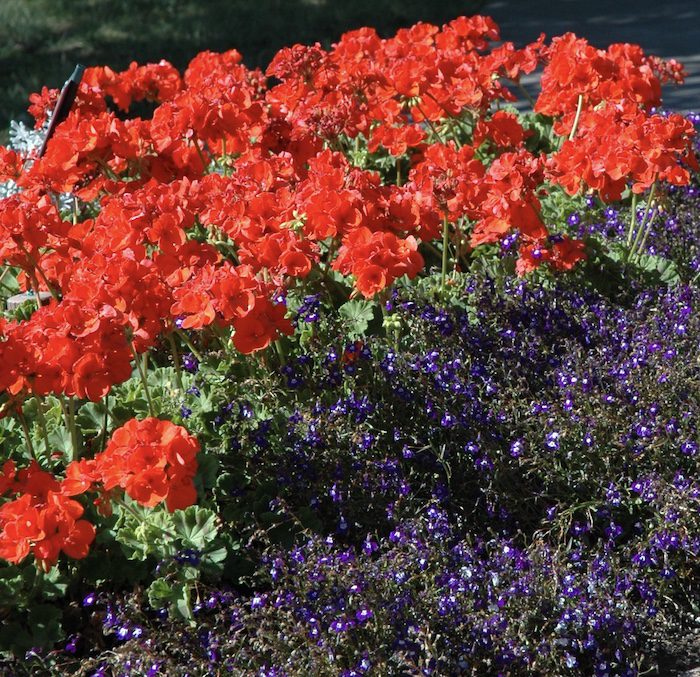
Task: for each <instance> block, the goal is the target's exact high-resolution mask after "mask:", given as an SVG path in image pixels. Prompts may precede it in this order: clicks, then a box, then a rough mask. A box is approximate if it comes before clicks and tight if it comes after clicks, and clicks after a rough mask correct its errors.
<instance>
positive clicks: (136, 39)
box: [0, 0, 700, 130]
mask: <svg viewBox="0 0 700 677" xmlns="http://www.w3.org/2000/svg"><path fill="white" fill-rule="evenodd" d="M477 12H481V13H484V14H489V15H491V16H493V17H494V18H495V19H496V21H497V22H498V23H499V24H500V25H501V29H502V35H503V37H504V39H506V40H513V41H514V42H516V43H518V44H524V43H526V42H529V41H530V40H534V39H535V38H536V37H537V36H538V35H539V33H540V32H541V31H543V32H545V33H546V34H547V35H548V36H551V35H558V34H561V33H563V32H566V31H567V30H572V31H574V32H576V33H577V34H580V35H582V36H585V37H587V38H589V40H590V41H591V42H592V43H593V44H594V45H596V46H600V47H605V46H607V45H608V44H609V43H611V42H637V43H639V44H641V45H642V46H643V47H644V48H645V49H646V50H647V51H649V52H650V53H656V54H659V55H661V56H666V57H672V56H673V57H679V58H681V59H682V60H683V61H684V62H685V63H686V64H687V66H688V67H689V70H690V71H691V77H690V79H689V83H688V85H687V86H686V87H684V88H681V89H678V90H675V91H670V92H669V95H668V97H667V103H668V105H669V106H672V107H674V108H676V109H679V110H688V109H693V108H700V101H699V100H698V99H699V98H700V72H699V71H700V56H699V55H700V2H697V0H695V1H693V0H682V1H681V0H666V1H665V2H661V1H655V2H650V1H649V0H615V1H614V2H613V1H611V0H555V1H553V0H439V1H435V0H0V95H1V96H0V130H2V129H4V128H5V127H6V126H7V124H8V122H9V120H11V119H13V118H14V119H24V120H25V121H28V117H27V116H26V107H27V97H28V95H29V94H30V93H31V92H34V91H38V90H39V89H41V86H42V85H44V84H45V85H48V86H52V87H60V86H61V85H62V84H63V82H64V80H65V79H66V77H67V76H68V74H69V73H70V72H71V70H72V69H73V66H74V64H75V63H76V62H78V61H80V62H82V63H84V64H86V65H102V64H107V65H110V66H112V67H113V68H115V69H122V68H125V67H126V66H128V64H129V62H130V61H132V60H135V61H139V62H147V61H158V60H160V59H162V58H165V59H168V60H169V61H171V62H172V63H173V64H174V65H175V66H177V67H178V68H181V69H182V68H184V67H185V66H186V65H187V63H188V61H189V60H190V59H191V58H192V57H193V56H194V55H195V54H196V53H197V52H199V51H201V50H203V49H211V50H215V51H220V50H225V49H230V48H231V47H235V48H236V49H238V50H239V51H241V52H242V53H243V57H244V60H245V63H246V64H247V65H249V66H262V67H264V66H265V65H266V64H267V63H268V62H269V61H270V59H271V57H272V56H273V55H274V53H275V52H276V51H277V50H278V49H279V48H280V47H283V46H285V45H290V44H293V43H295V42H303V43H310V42H315V41H318V42H321V43H322V44H323V45H325V46H329V45H330V44H331V43H332V42H334V41H335V40H337V38H338V37H339V36H340V35H341V34H342V33H343V32H344V31H347V30H350V29H352V28H358V27H360V26H367V25H370V26H374V27H375V28H376V29H377V30H378V31H379V33H380V35H383V36H388V35H390V34H392V33H393V32H395V30H396V29H397V28H399V27H402V26H410V25H411V24H413V23H415V22H416V21H419V20H423V21H429V22H432V23H436V24H441V23H444V22H446V21H449V20H450V19H453V18H454V17H456V16H459V15H461V14H466V15H469V14H474V13H477Z"/></svg>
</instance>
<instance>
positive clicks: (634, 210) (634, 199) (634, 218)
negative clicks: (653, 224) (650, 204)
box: [627, 193, 639, 247]
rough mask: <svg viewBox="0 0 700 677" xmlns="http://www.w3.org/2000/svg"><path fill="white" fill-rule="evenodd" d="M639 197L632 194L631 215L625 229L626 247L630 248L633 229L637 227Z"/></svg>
mask: <svg viewBox="0 0 700 677" xmlns="http://www.w3.org/2000/svg"><path fill="white" fill-rule="evenodd" d="M638 199H639V195H637V193H632V213H631V214H630V225H629V228H628V229H627V246H628V247H630V246H632V238H633V237H634V231H635V227H636V225H637V200H638Z"/></svg>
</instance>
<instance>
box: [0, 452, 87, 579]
mask: <svg viewBox="0 0 700 677" xmlns="http://www.w3.org/2000/svg"><path fill="white" fill-rule="evenodd" d="M71 489H72V488H71V487H68V486H64V485H63V483H62V482H60V481H59V480H57V479H56V478H55V477H54V476H53V475H51V474H50V473H48V472H45V471H43V470H41V469H40V468H39V466H38V464H37V463H36V461H33V462H32V463H31V464H30V465H29V466H28V467H27V468H24V469H23V470H20V471H19V472H17V470H16V468H15V464H14V462H13V461H7V462H6V463H5V464H4V465H3V467H2V471H1V472H0V497H1V496H6V495H8V494H9V495H10V496H16V498H12V499H10V500H9V501H7V502H5V503H4V504H3V505H2V506H0V558H2V559H5V560H7V561H8V562H12V563H13V564H17V563H19V562H21V561H22V560H23V559H24V558H25V557H27V556H28V555H29V554H32V555H34V559H35V560H36V562H37V564H38V565H39V566H41V567H42V568H43V569H44V570H48V569H50V568H51V567H52V566H53V565H54V564H55V563H56V562H57V561H58V557H59V555H60V553H61V552H63V553H64V554H66V555H68V557H72V558H73V559H82V558H83V557H85V556H87V554H88V551H89V548H90V544H91V543H92V541H93V540H94V539H95V527H94V526H93V525H92V524H91V523H90V522H88V521H87V520H85V519H81V517H82V515H83V512H84V509H83V506H82V505H81V504H80V503H79V502H78V501H76V500H75V499H74V498H71V497H72V496H74V495H76V494H79V493H82V492H80V491H77V492H73V491H72V490H71Z"/></svg>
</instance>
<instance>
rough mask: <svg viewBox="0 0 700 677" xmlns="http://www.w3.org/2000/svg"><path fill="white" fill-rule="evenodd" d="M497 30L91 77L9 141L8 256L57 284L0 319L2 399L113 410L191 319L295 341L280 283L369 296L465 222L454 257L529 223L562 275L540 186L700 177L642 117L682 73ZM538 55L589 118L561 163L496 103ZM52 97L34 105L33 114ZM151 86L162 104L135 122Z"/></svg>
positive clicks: (662, 131)
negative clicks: (119, 388) (347, 287)
mask: <svg viewBox="0 0 700 677" xmlns="http://www.w3.org/2000/svg"><path fill="white" fill-rule="evenodd" d="M499 39H500V36H499V32H498V28H497V26H496V25H495V23H494V22H493V21H492V20H491V19H489V18H487V17H481V16H476V17H471V18H466V17H461V18H458V19H455V20H454V21H451V22H450V23H448V24H446V25H444V26H442V27H438V26H433V25H430V24H426V23H419V24H417V25H415V26H413V27H412V28H409V29H404V30H400V31H399V32H398V33H397V34H396V35H395V36H393V37H390V38H387V39H382V38H380V37H379V36H378V35H377V33H376V32H375V31H374V30H372V29H370V28H363V29H359V30H356V31H352V32H350V33H347V34H345V35H344V36H342V37H341V39H340V40H339V41H338V43H337V44H335V45H334V46H333V47H332V48H331V49H329V50H325V49H323V48H322V47H320V46H319V45H312V46H302V45H295V46H292V47H289V48H286V49H283V50H281V51H280V52H279V53H278V54H277V55H276V56H275V57H274V58H273V60H272V62H271V64H270V65H269V67H268V69H267V71H266V73H265V74H263V73H262V72H261V71H259V70H249V69H248V68H246V67H245V66H244V65H243V64H242V58H241V55H240V54H239V53H238V52H237V51H235V50H231V51H228V52H225V53H223V54H214V53H212V52H203V53H201V54H199V55H198V56H197V57H195V58H194V59H193V60H192V62H191V63H190V65H189V67H188V68H187V70H186V71H185V73H184V74H183V75H182V76H181V75H180V74H179V73H178V72H177V71H176V70H175V69H174V68H173V67H172V66H171V65H170V64H168V63H166V62H160V63H158V64H149V65H145V66H139V65H137V64H131V66H130V67H129V68H128V69H126V70H125V71H123V72H115V71H113V70H111V69H110V68H108V67H97V68H90V69H87V71H86V73H85V76H84V79H83V81H82V83H81V85H80V87H79V91H78V96H77V99H76V103H75V105H74V108H73V111H72V112H71V113H70V115H69V116H68V117H67V119H66V120H65V121H64V122H63V123H62V124H61V125H59V126H58V128H57V130H56V133H55V135H54V137H53V138H52V140H51V141H50V142H49V144H48V146H47V150H46V153H45V155H44V156H43V157H42V158H40V159H39V158H36V157H31V156H30V157H21V156H20V155H18V154H17V153H16V152H14V151H11V150H6V149H2V150H0V180H3V179H12V180H15V181H17V182H18V184H19V185H20V187H21V190H22V192H21V193H20V194H19V195H14V196H12V197H9V198H5V199H3V200H2V201H0V256H1V257H2V263H3V264H5V265H12V266H16V267H19V268H20V269H21V270H22V275H21V277H20V279H21V282H22V283H23V284H24V285H25V286H26V288H27V289H32V290H34V291H35V292H39V291H42V290H43V291H46V290H48V291H51V293H52V294H53V296H54V300H53V301H52V302H51V303H50V304H49V306H48V307H46V308H43V309H42V310H41V311H38V312H36V313H34V315H33V316H32V317H31V318H30V319H29V320H28V321H25V322H11V323H7V324H6V325H5V326H4V328H3V338H2V340H1V341H0V360H2V362H3V364H4V365H5V370H4V372H3V375H2V376H1V377H0V389H2V390H3V391H5V392H8V393H10V394H11V395H12V396H13V397H14V398H15V399H16V400H20V399H21V398H22V397H24V396H26V395H30V394H45V393H61V394H66V395H75V396H77V397H79V398H85V399H92V400H97V399H99V398H101V397H103V396H104V395H105V394H107V393H108V392H109V389H110V388H111V387H112V386H113V385H115V384H117V383H119V382H121V381H124V380H125V379H127V378H128V377H129V375H130V373H131V363H132V360H133V357H134V353H136V354H138V353H143V352H145V351H147V350H149V349H150V348H152V347H153V346H155V345H156V344H157V343H158V341H160V340H161V338H162V337H163V336H164V335H168V334H170V333H171V332H173V331H174V329H175V328H176V327H182V328H184V329H185V330H191V331H197V330H205V329H206V328H207V327H210V326H212V325H214V326H216V327H217V329H221V328H227V330H230V331H231V334H232V341H233V345H234V346H235V348H236V349H237V350H239V351H241V352H243V353H251V352H254V351H257V350H262V349H264V348H266V347H267V346H269V345H270V343H272V342H273V341H275V340H276V339H277V338H279V337H280V336H281V335H283V334H288V333H290V332H291V331H292V325H291V324H290V322H289V320H288V319H287V318H286V309H285V306H284V304H283V303H282V302H281V301H280V298H281V297H282V296H283V294H282V293H281V292H283V291H284V289H285V288H288V287H291V286H293V285H295V284H297V281H298V280H301V279H304V278H306V277H308V276H309V275H310V274H311V273H312V272H313V270H314V268H318V267H320V268H323V269H325V270H326V271H327V270H328V269H329V268H334V269H335V270H336V271H339V272H341V273H342V274H345V275H348V276H352V283H353V284H354V286H355V288H356V290H357V292H358V293H361V294H363V295H364V296H367V297H370V296H372V295H374V294H376V293H378V292H380V291H382V290H383V289H385V288H386V287H387V286H388V285H390V284H392V282H393V281H394V280H396V278H397V277H400V276H403V275H406V276H408V277H413V276H415V275H416V274H418V272H419V271H420V270H421V269H422V267H423V265H424V264H423V256H422V255H421V252H420V251H419V248H420V246H421V244H422V243H423V242H430V241H432V240H436V241H437V242H438V243H440V242H442V239H443V235H444V233H445V232H446V231H447V230H448V228H449V230H450V231H451V233H452V236H453V239H454V240H455V241H456V242H457V245H458V247H457V251H460V252H461V251H463V248H465V247H467V246H472V247H475V246H478V245H479V244H482V243H493V242H497V241H498V240H499V239H500V238H502V237H504V236H505V235H506V234H508V233H509V232H510V231H511V230H513V229H517V230H518V231H519V233H520V236H521V249H520V259H521V260H520V262H519V264H518V270H519V271H520V272H521V273H524V272H527V271H528V270H531V269H532V268H534V267H536V266H537V265H540V264H542V263H549V264H550V265H551V266H552V267H554V268H557V269H561V270H566V269H568V268H570V267H571V266H573V265H574V263H575V262H576V261H577V260H580V259H581V258H583V257H584V256H585V252H584V251H583V247H582V245H581V244H580V243H577V242H575V241H570V240H568V239H567V238H565V237H553V238H552V237H550V233H549V229H548V228H547V227H545V224H544V223H543V221H542V217H541V202H540V201H541V198H542V195H543V194H544V192H545V190H544V188H543V186H544V182H545V180H550V181H553V182H557V183H560V184H561V185H563V186H565V188H566V189H567V190H569V191H570V192H575V191H577V190H579V189H580V188H581V186H586V187H587V188H592V189H596V190H599V191H600V192H601V195H603V196H604V197H606V198H609V197H614V196H617V195H619V193H620V190H621V189H622V188H623V187H624V186H625V185H627V184H633V185H634V189H635V190H637V191H639V190H643V189H644V188H645V187H647V186H648V185H650V182H652V181H653V180H655V179H667V180H670V181H672V182H675V183H682V182H684V181H686V180H687V172H686V171H685V170H684V169H683V168H682V167H681V166H680V165H679V161H680V160H686V161H688V162H692V156H691V154H690V151H689V148H690V128H689V126H688V125H687V124H685V123H681V122H680V121H679V120H678V119H677V118H674V117H673V116H672V117H669V118H660V117H658V116H652V115H650V114H649V113H648V109H649V107H650V106H652V105H656V104H657V103H658V93H659V91H660V86H661V83H662V82H664V81H665V80H668V79H680V78H681V75H682V74H681V70H680V67H679V66H678V65H677V64H674V63H667V64H664V63H663V62H661V61H660V60H658V59H653V58H650V57H647V56H645V55H644V54H643V53H642V51H641V50H640V49H639V48H637V47H635V46H632V45H613V46H612V47H610V48H609V49H608V50H606V51H603V50H596V49H594V48H592V47H590V46H589V45H588V44H587V43H586V42H585V41H583V40H580V39H578V38H576V37H575V36H573V35H566V36H563V37H562V38H559V39H555V40H554V41H552V43H551V45H545V42H544V37H541V38H540V39H539V40H538V41H536V42H535V43H532V44H531V45H528V46H526V47H525V48H523V49H516V48H515V47H514V46H513V44H512V43H502V44H498V46H495V45H497V43H498V41H499ZM538 64H544V75H543V90H542V93H541V95H540V97H539V99H538V102H537V110H539V111H541V112H543V113H546V114H548V115H551V116H554V117H555V118H556V119H555V123H556V129H557V130H558V131H559V132H560V133H566V134H570V133H571V131H573V126H574V120H575V119H576V118H577V113H578V128H577V130H575V132H576V133H575V135H574V136H573V138H572V140H571V141H566V142H565V143H564V144H563V145H562V146H561V148H560V150H559V151H558V152H557V153H556V154H555V155H554V156H553V157H552V158H549V159H545V158H542V157H539V156H537V155H534V154H532V153H530V152H528V151H527V150H526V149H525V143H526V141H527V133H526V131H525V130H524V129H523V127H522V126H521V125H520V124H519V122H518V120H517V118H516V117H515V116H514V115H513V114H510V113H507V112H504V111H496V112H493V113H492V112H491V106H492V104H493V103H495V102H499V101H511V100H513V99H514V98H515V97H514V95H513V93H512V92H511V90H510V89H509V88H508V86H507V85H508V83H509V82H514V83H517V82H518V81H519V79H520V77H521V75H523V74H525V73H530V72H532V71H533V70H534V69H535V68H536V67H537V66H538ZM267 78H275V80H274V83H272V82H271V83H268V80H267ZM56 97H57V92H56V91H55V90H47V89H45V90H42V92H41V93H40V94H37V95H34V96H32V97H31V103H32V105H31V108H30V111H31V112H32V114H33V115H34V116H35V117H36V120H37V124H38V125H41V124H43V123H44V121H45V119H46V117H47V114H48V112H49V111H50V110H51V108H52V107H53V106H54V105H55V102H56ZM144 99H146V100H149V101H151V102H153V104H154V107H155V109H154V111H153V115H152V117H151V118H150V119H141V118H134V117H129V110H130V108H131V105H132V103H134V102H136V101H139V100H144ZM115 109H119V111H120V112H119V115H117V114H115V112H114V110H115ZM122 118H126V119H122ZM443 135H445V136H443ZM448 135H449V137H451V138H449V137H448ZM601 138H604V139H606V141H605V142H601ZM357 149H363V152H364V151H366V152H367V153H376V154H377V155H378V156H379V157H381V158H382V160H383V161H385V160H387V157H386V156H387V155H388V156H389V161H390V162H395V163H396V169H397V180H396V181H392V180H388V179H387V178H386V175H385V177H384V179H382V175H381V174H380V173H379V172H378V171H373V170H371V169H366V168H362V167H358V166H356V163H357V162H358V158H359V157H361V153H358V152H355V151H357ZM368 166H372V165H371V164H369V163H368ZM545 168H546V171H545ZM406 169H407V170H408V171H406ZM401 171H403V173H404V179H405V182H402V181H401V179H400V178H399V177H398V175H399V174H400V173H401ZM60 193H64V194H66V193H68V194H70V196H71V198H72V200H73V209H72V212H73V213H72V214H71V213H69V210H68V209H66V204H65V201H64V202H62V203H61V202H60V200H59V194H60ZM59 207H60V208H59ZM448 234H449V233H448ZM467 243H468V244H467ZM218 333H219V334H221V332H218ZM11 404H12V403H11ZM11 408H12V407H5V409H4V411H9V410H10V409H11Z"/></svg>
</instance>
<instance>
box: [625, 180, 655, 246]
mask: <svg viewBox="0 0 700 677" xmlns="http://www.w3.org/2000/svg"><path fill="white" fill-rule="evenodd" d="M655 193H656V180H655V181H654V183H652V184H651V190H650V191H649V197H648V198H647V204H646V207H645V208H644V216H643V217H642V223H641V225H640V226H639V230H637V235H636V236H635V238H634V242H633V243H632V248H631V249H630V251H629V255H628V257H627V258H628V260H629V259H630V258H632V257H633V256H637V255H638V254H639V243H640V241H641V239H642V233H644V231H645V229H646V227H647V219H648V217H649V210H650V209H651V203H652V202H653V201H654V195H655Z"/></svg>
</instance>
